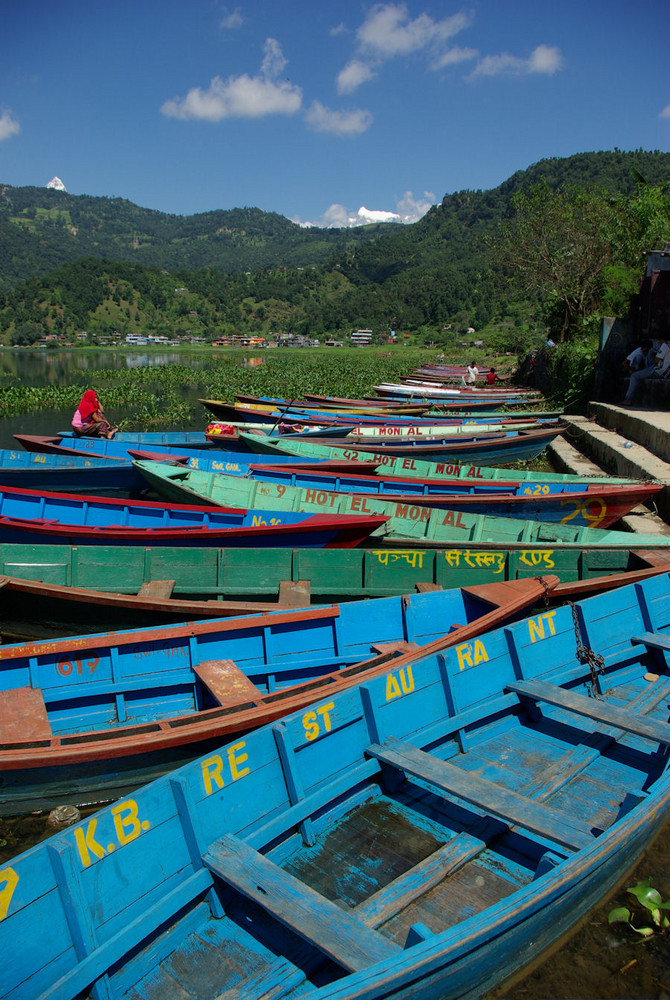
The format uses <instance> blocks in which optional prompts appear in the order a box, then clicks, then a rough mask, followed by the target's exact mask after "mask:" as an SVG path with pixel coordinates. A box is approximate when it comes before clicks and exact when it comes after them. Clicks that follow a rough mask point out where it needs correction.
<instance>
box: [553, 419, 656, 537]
mask: <svg viewBox="0 0 670 1000" xmlns="http://www.w3.org/2000/svg"><path fill="white" fill-rule="evenodd" d="M564 421H565V423H566V425H567V427H566V430H565V432H564V434H563V435H562V436H561V438H559V439H557V441H555V442H554V443H553V444H552V445H551V446H550V447H549V449H548V451H549V454H550V458H551V461H552V463H553V465H554V466H555V467H556V469H557V471H559V472H573V473H580V474H582V475H598V474H602V472H605V473H609V474H610V475H613V476H625V477H627V478H630V479H655V480H657V481H658V482H662V483H664V484H665V489H664V490H662V491H661V492H660V493H657V494H656V496H655V497H654V501H653V509H651V510H650V509H648V508H647V507H643V506H640V507H637V508H636V509H635V510H634V511H632V512H631V513H630V514H629V515H628V517H626V518H624V519H623V520H624V522H625V524H624V525H622V526H623V527H626V528H627V529H629V530H631V531H642V532H646V533H658V534H662V535H670V413H668V412H665V411H661V410H642V409H624V408H623V407H621V406H616V405H615V404H612V403H590V404H589V415H588V416H586V417H582V416H568V417H564Z"/></svg>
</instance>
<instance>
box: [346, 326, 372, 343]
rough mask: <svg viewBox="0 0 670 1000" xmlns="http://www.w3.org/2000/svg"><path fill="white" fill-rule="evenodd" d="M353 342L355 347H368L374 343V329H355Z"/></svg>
mask: <svg viewBox="0 0 670 1000" xmlns="http://www.w3.org/2000/svg"><path fill="white" fill-rule="evenodd" d="M351 343H352V344H353V345H354V347H366V346H367V345H368V344H370V343H372V330H354V332H353V333H352V334H351Z"/></svg>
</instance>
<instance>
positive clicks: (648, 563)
mask: <svg viewBox="0 0 670 1000" xmlns="http://www.w3.org/2000/svg"><path fill="white" fill-rule="evenodd" d="M630 538H631V542H630V544H631V545H632V546H633V547H632V548H627V547H624V546H621V545H614V546H607V545H604V546H599V547H598V548H597V549H594V548H592V547H591V546H589V545H585V546H577V545H574V546H565V545H563V544H562V543H561V542H555V541H554V542H552V541H548V542H544V543H542V544H541V545H540V544H538V545H519V546H508V547H506V548H504V547H502V546H496V545H488V546H487V545H479V546H472V547H471V548H465V549H463V548H440V549H438V548H409V547H404V546H401V545H398V546H396V547H394V548H382V547H377V548H369V549H360V548H357V549H307V548H300V549H289V548H269V547H268V548H248V549H236V548H218V549H217V548H209V547H201V546H191V547H188V548H186V547H177V548H175V547H170V546H162V545H157V546H147V547H146V548H140V547H136V546H133V545H83V546H74V545H60V544H58V545H24V544H20V543H4V544H0V573H2V574H4V575H5V576H9V577H12V578H17V577H20V578H23V579H25V580H41V581H44V584H45V585H46V584H52V585H55V586H61V587H72V588H84V589H86V590H88V591H102V592H107V591H109V589H110V587H111V586H113V587H114V591H115V592H116V593H117V594H127V595H138V594H139V595H145V594H146V593H147V591H148V592H149V593H150V594H151V593H155V592H156V590H158V591H159V592H160V593H161V595H162V598H163V603H164V608H165V612H166V614H172V615H173V620H175V619H174V614H175V613H174V612H171V611H170V602H171V599H174V603H176V604H177V605H178V606H179V605H180V604H181V602H182V601H214V600H219V601H221V600H223V601H229V600H236V601H238V600H240V599H243V600H258V599H261V598H264V599H266V600H275V601H276V600H279V601H280V603H281V604H282V605H288V604H290V605H292V606H294V607H296V606H304V605H306V604H309V602H310V599H311V600H312V601H315V602H324V601H326V602H329V601H346V600H355V599H358V598H368V597H391V596H395V595H400V594H410V593H412V592H413V591H415V590H424V589H432V588H434V587H441V588H444V589H445V590H449V589H451V588H453V587H458V586H470V585H475V584H485V583H490V582H491V581H496V580H518V579H523V578H526V577H531V576H545V575H547V574H553V575H555V576H558V577H559V578H560V580H561V583H560V584H559V585H558V587H557V588H556V592H557V593H565V594H566V595H567V596H569V597H570V598H571V599H572V598H574V597H580V596H584V595H586V594H588V593H591V592H594V591H595V590H599V589H602V588H604V587H611V586H612V585H613V582H614V583H617V584H618V583H619V582H633V581H634V580H637V579H643V578H644V576H646V575H650V574H652V573H654V572H658V570H659V569H663V568H667V567H668V563H669V562H670V550H668V549H667V548H666V549H646V548H645V549H637V548H635V547H634V546H635V539H636V536H635V535H631V536H630ZM1 582H2V580H1V579H0V583H1ZM32 600H34V598H33V597H30V596H27V597H24V598H23V601H22V609H21V610H22V613H23V615H24V616H25V613H26V608H27V607H28V608H29V607H30V602H31V601H32ZM249 610H251V609H249ZM259 610H260V609H259ZM0 611H4V612H7V614H11V613H12V611H13V608H12V602H11V595H8V594H7V593H6V592H5V593H4V596H3V603H2V605H0ZM49 613H50V614H52V610H51V609H49ZM177 613H179V612H177ZM222 613H223V612H222ZM238 613H242V612H241V610H240V611H239V612H238ZM104 614H107V612H106V611H105V612H104ZM89 615H90V612H89ZM45 617H46V616H45ZM182 617H186V615H182ZM189 617H192V615H190V614H189ZM0 620H1V619H0ZM121 627H123V626H121ZM126 627H127V626H126ZM70 631H71V634H74V633H75V632H77V631H82V629H81V628H75V629H72V630H70Z"/></svg>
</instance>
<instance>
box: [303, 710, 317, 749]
mask: <svg viewBox="0 0 670 1000" xmlns="http://www.w3.org/2000/svg"><path fill="white" fill-rule="evenodd" d="M302 726H303V729H304V730H305V739H306V740H308V741H309V742H310V743H311V741H312V740H315V739H316V738H317V736H318V735H319V723H318V722H317V718H316V712H305V714H304V715H303V717H302Z"/></svg>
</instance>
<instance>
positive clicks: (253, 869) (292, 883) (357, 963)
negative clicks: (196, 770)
mask: <svg viewBox="0 0 670 1000" xmlns="http://www.w3.org/2000/svg"><path fill="white" fill-rule="evenodd" d="M202 860H203V861H204V863H205V864H206V865H207V867H208V868H209V869H210V870H211V871H212V872H213V873H214V874H215V875H217V876H218V877H219V878H221V879H222V880H223V881H224V882H226V883H227V884H228V885H230V886H232V887H233V888H234V889H236V890H238V892H241V893H242V894H243V895H244V896H246V897H247V898H248V899H251V900H253V902H255V903H257V904H258V905H259V906H261V907H262V908H263V909H264V910H266V911H267V912H268V913H270V914H271V915H272V916H273V917H275V919H277V920H279V921H280V923H282V924H283V925H284V926H285V927H288V928H289V929H290V930H292V931H294V932H295V933H296V934H298V935H299V936H300V937H301V938H303V939H304V940H305V941H308V942H309V943H310V944H312V945H314V946H315V947H316V948H318V949H319V951H321V952H323V953H324V954H325V955H327V956H328V957H329V958H331V959H333V961H335V962H337V964H338V965H341V966H342V968H344V969H347V970H349V971H350V972H358V971H360V970H362V969H366V968H368V966H370V965H373V964H374V963H375V962H381V961H382V960H384V959H386V958H390V957H391V956H392V955H397V954H398V953H399V952H400V951H401V949H400V948H399V947H398V945H397V944H395V943H394V942H393V941H390V940H389V939H388V938H385V937H383V936H382V935H381V934H379V933H378V932H377V931H374V930H371V929H370V928H369V927H366V926H365V925H364V924H363V923H361V922H360V921H359V920H356V918H355V917H353V916H352V915H351V914H350V913H348V912H347V911H345V910H341V909H340V908H339V906H336V905H335V903H331V902H330V900H328V899H326V898H325V897H324V896H321V895H320V894H319V893H318V892H315V891H314V889H311V888H310V887H309V886H307V885H305V884H304V883H303V882H301V881H300V880H299V879H297V878H294V876H293V875H290V874H289V873H288V872H286V871H284V869H283V868H280V867H279V865H276V864H274V862H272V861H270V860H269V859H268V858H266V857H264V856H263V855H262V854H259V853H258V851H255V850H254V849H253V848H252V847H249V845H248V844H246V843H245V842H244V841H242V840H239V839H238V838H237V837H235V836H233V835H232V834H226V835H225V836H224V837H221V839H220V840H217V841H216V842H215V843H213V844H211V845H210V847H209V849H208V850H207V851H206V852H205V854H203V858H202Z"/></svg>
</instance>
